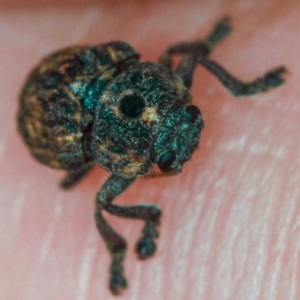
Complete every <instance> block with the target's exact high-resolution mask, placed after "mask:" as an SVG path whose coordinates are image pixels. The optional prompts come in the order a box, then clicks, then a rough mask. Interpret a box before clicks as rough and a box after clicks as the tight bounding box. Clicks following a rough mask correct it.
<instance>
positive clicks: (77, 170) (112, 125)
mask: <svg viewBox="0 0 300 300" xmlns="http://www.w3.org/2000/svg"><path fill="white" fill-rule="evenodd" d="M230 32H231V26H230V21H229V18H227V17H225V18H223V19H222V20H220V21H219V22H218V23H217V24H216V25H215V26H214V28H213V30H212V32H211V33H210V34H209V35H208V37H207V38H206V39H204V40H197V41H195V42H190V43H189V42H187V43H179V44H176V45H174V46H171V47H169V48H168V49H167V50H166V51H165V52H164V53H163V54H162V55H161V57H160V58H159V62H158V63H153V62H143V61H140V60H139V54H138V53H137V52H136V51H135V50H134V49H133V48H132V47H131V46H130V45H129V44H127V43H125V42H121V41H113V42H109V43H106V44H100V45H96V46H79V47H69V48H66V49H63V50H60V51H58V52H56V53H53V54H51V55H49V56H48V57H46V58H44V59H43V60H42V61H41V62H40V64H39V65H38V66H37V67H36V68H34V69H33V71H32V72H31V73H30V75H29V77H28V79H27V81H26V83H25V85H24V87H23V89H22V92H21V96H20V108H19V111H18V117H17V118H18V129H19V131H20V133H21V136H22V138H23V140H24V142H25V143H26V144H27V146H28V147H29V149H30V151H31V153H32V155H33V156H34V157H35V158H36V159H37V160H38V161H40V162H41V163H43V164H45V165H48V166H50V167H52V168H56V169H62V170H66V171H67V175H66V177H65V178H64V179H63V180H62V182H61V183H60V186H61V187H62V188H63V189H68V188H71V187H73V186H74V185H75V184H76V183H77V182H78V181H79V180H80V179H82V178H83V177H84V176H85V175H86V174H87V173H88V172H89V171H90V170H91V169H92V168H93V167H94V166H96V165H97V166H100V167H102V168H104V169H106V170H107V171H109V172H111V173H112V175H111V176H110V177H109V178H108V179H107V180H106V182H105V183H104V184H103V186H102V187H101V189H100V190H99V191H98V193H97V195H96V201H95V204H96V208H95V221H96V225H97V228H98V230H99V233H100V235H101V236H102V238H103V240H104V242H105V244H106V246H107V249H108V251H109V253H110V255H111V264H110V269H109V273H110V278H109V288H110V290H111V292H112V293H113V294H119V293H120V292H121V290H122V289H124V288H126V286H127V280H126V278H125V275H124V268H123V260H124V258H125V252H126V241H125V240H124V239H123V238H122V237H121V236H120V235H119V234H118V233H117V232H116V231H115V230H114V229H113V228H112V227H111V226H110V225H109V224H108V222H107V221H106V220H105V218H104V217H103V214H102V212H103V211H107V212H109V213H110V214H112V215H116V216H119V217H124V218H132V219H141V220H144V221H145V226H144V228H143V230H142V235H141V237H140V239H139V240H138V242H137V245H136V252H137V255H138V257H139V258H140V259H145V258H147V257H149V256H151V255H153V254H154V252H155V250H156V244H155V240H156V238H157V237H158V231H157V227H158V225H159V223H160V217H161V211H160V208H159V207H158V206H156V205H135V206H117V205H114V204H112V202H113V200H114V199H115V198H116V197H117V196H118V195H119V194H121V193H122V192H124V191H125V190H126V189H127V188H128V187H129V186H130V185H131V184H132V183H133V182H134V181H135V180H136V179H137V178H139V177H151V176H163V175H174V174H177V173H179V172H180V171H181V170H182V167H183V164H184V163H185V162H186V161H188V160H189V159H190V158H191V157H192V154H193V152H194V151H195V149H197V147H198V144H199V139H200V135H201V131H202V129H203V128H204V121H203V118H202V115H201V113H200V110H199V109H198V108H197V106H195V105H193V104H192V97H191V94H190V88H191V86H192V80H193V73H194V70H195V68H196V65H197V64H200V65H202V66H204V67H205V68H206V69H207V70H208V71H210V72H211V73H212V74H214V75H215V76H216V77H217V78H218V79H219V80H220V81H221V83H222V84H223V85H224V86H225V87H226V88H227V89H228V90H229V91H230V92H232V94H233V95H235V96H237V97H240V96H250V95H254V94H257V93H260V92H266V91H268V90H269V89H270V88H273V87H278V86H280V85H281V84H283V83H284V76H283V75H284V74H285V72H286V70H285V68H284V67H279V68H276V69H274V70H272V71H269V72H267V73H266V74H265V75H264V76H262V77H259V78H257V79H255V80H254V81H251V82H248V83H244V82H241V81H240V80H238V79H237V78H235V77H234V76H232V75H230V73H229V72H227V71H226V70H225V69H224V68H223V67H221V66H220V65H219V64H217V63H216V62H214V61H213V60H211V59H210V54H211V52H212V51H213V50H214V48H215V46H216V45H217V44H219V43H220V42H221V41H222V40H223V39H224V38H225V37H226V36H227V35H228V34H229V33H230ZM174 55H181V56H182V58H181V60H180V62H179V63H178V64H177V66H176V67H174V66H173V61H172V57H173V56H174Z"/></svg>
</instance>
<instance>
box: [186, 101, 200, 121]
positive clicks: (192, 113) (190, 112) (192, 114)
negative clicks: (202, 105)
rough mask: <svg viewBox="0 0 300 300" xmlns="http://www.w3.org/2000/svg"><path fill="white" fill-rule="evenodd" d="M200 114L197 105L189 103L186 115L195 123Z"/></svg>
mask: <svg viewBox="0 0 300 300" xmlns="http://www.w3.org/2000/svg"><path fill="white" fill-rule="evenodd" d="M199 116H201V113H200V110H199V108H198V107H197V106H195V105H189V106H188V107H187V108H186V117H187V119H188V121H189V122H191V123H194V122H195V121H196V120H197V118H198V117H199Z"/></svg>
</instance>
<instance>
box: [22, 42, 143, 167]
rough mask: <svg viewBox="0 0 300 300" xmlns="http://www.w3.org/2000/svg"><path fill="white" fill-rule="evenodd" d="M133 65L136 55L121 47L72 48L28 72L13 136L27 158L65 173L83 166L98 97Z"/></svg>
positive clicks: (87, 157) (87, 158)
mask: <svg viewBox="0 0 300 300" xmlns="http://www.w3.org/2000/svg"><path fill="white" fill-rule="evenodd" d="M137 61H138V55H137V54H136V53H135V51H134V50H133V49H132V48H131V47H130V46H129V45H128V44H126V43H123V42H111V43H108V44H104V45H99V46H95V47H72V48H67V49H64V50H62V51H59V52H56V53H54V54H52V55H50V56H48V57H46V58H45V59H44V60H43V61H42V62H41V63H40V65H38V66H37V67H36V68H35V69H34V70H33V71H32V72H31V74H30V76H29V78H28V80H27V82H26V84H25V86H24V88H23V90H22V93H21V97H20V110H19V112H18V127H19V131H20V132H21V134H22V136H23V139H24V141H25V142H26V144H27V145H28V146H29V148H30V150H31V152H32V154H33V156H34V157H35V158H36V159H37V160H39V161H40V162H42V163H44V164H46V165H49V166H51V167H53V168H58V169H66V170H74V169H78V168H79V167H80V166H82V165H84V164H86V163H87V162H89V161H90V160H91V159H92V157H91V151H90V135H91V127H92V124H93V120H94V118H93V114H94V110H95V107H96V106H97V101H99V94H101V93H102V92H103V89H104V88H105V86H106V84H107V83H108V82H109V81H110V80H111V79H112V78H113V77H115V76H116V75H117V74H119V73H120V72H121V71H122V70H124V69H126V68H128V66H130V65H132V64H134V63H135V62H137ZM96 95H97V97H96Z"/></svg>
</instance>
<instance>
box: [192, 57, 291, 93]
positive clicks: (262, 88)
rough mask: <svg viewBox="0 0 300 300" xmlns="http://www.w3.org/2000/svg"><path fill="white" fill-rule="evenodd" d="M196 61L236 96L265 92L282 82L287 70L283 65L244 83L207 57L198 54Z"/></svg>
mask: <svg viewBox="0 0 300 300" xmlns="http://www.w3.org/2000/svg"><path fill="white" fill-rule="evenodd" d="M196 61H197V63H199V64H201V65H203V66H204V67H205V68H206V69H207V70H209V71H210V72H212V73H213V74H214V75H215V76H216V77H217V78H218V79H219V80H220V81H221V82H222V83H223V85H224V86H225V87H226V88H227V89H228V90H229V91H230V92H231V93H232V94H233V95H235V96H237V97H241V96H251V95H255V94H257V93H261V92H266V91H268V90H269V89H270V88H272V87H277V86H280V85H281V84H283V83H284V78H283V75H284V74H285V73H286V72H287V71H286V69H285V68H284V67H279V68H277V69H274V70H271V71H269V72H267V73H266V74H265V75H264V76H262V77H259V78H257V79H255V80H253V81H251V82H246V83H245V82H241V81H240V80H238V79H237V78H235V77H233V76H232V75H230V74H229V73H228V72H227V71H226V70H225V69H224V68H223V67H221V66H220V65H219V64H217V63H216V62H214V61H212V60H210V59H209V58H207V57H204V56H198V57H197V58H196Z"/></svg>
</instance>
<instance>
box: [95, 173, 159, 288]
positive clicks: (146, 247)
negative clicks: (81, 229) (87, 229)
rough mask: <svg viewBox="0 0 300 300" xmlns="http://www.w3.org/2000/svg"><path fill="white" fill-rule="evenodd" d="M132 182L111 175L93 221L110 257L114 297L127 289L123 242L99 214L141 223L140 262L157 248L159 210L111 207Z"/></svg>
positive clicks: (146, 206) (111, 285)
mask: <svg viewBox="0 0 300 300" xmlns="http://www.w3.org/2000/svg"><path fill="white" fill-rule="evenodd" d="M134 180H135V178H132V179H126V178H123V177H120V176H117V175H112V176H111V177H109V178H108V179H107V181H106V182H105V183H104V185H103V186H102V188H101V189H100V191H99V192H98V193H97V197H96V211H95V220H96V224H97V228H98V230H99V232H100V234H101V236H102V237H103V239H104V241H105V243H106V246H107V248H108V251H109V252H110V254H111V257H112V263H111V267H110V273H111V276H110V281H109V286H110V290H111V291H112V293H113V294H119V293H120V291H119V288H126V286H127V283H126V279H125V277H124V275H123V273H124V269H123V266H122V262H123V260H124V258H125V252H126V242H125V240H124V239H123V238H122V237H121V236H120V235H119V234H117V233H116V232H115V231H114V230H113V229H112V227H111V226H110V225H109V224H108V223H107V221H106V220H105V219H104V217H103V215H102V210H106V211H107V212H109V213H111V214H113V215H116V216H119V217H123V218H133V219H142V220H144V221H145V222H146V225H145V227H144V229H143V236H142V237H141V238H140V240H139V242H138V244H137V247H136V250H137V252H138V254H139V257H140V258H146V257H148V256H149V255H152V254H153V253H154V252H155V248H156V247H155V243H154V241H153V239H154V238H156V237H158V232H157V230H156V228H155V227H156V226H157V225H158V224H159V217H160V214H161V213H160V209H159V208H158V207H156V206H155V205H136V206H117V205H113V204H111V202H112V201H113V200H114V198H115V197H116V196H117V195H119V194H121V193H122V192H123V191H125V190H126V189H127V188H128V187H129V186H130V184H131V183H132V182H133V181H134Z"/></svg>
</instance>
